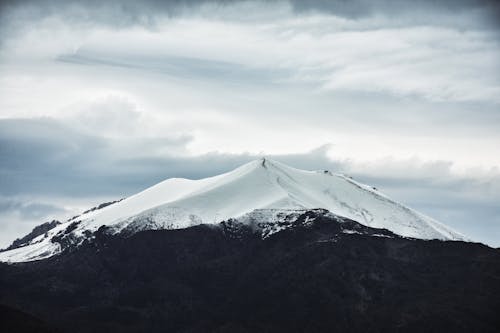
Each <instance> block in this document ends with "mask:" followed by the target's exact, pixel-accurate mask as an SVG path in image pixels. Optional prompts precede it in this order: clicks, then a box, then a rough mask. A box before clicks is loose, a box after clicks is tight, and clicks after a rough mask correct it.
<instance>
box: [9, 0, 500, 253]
mask: <svg viewBox="0 0 500 333" xmlns="http://www.w3.org/2000/svg"><path fill="white" fill-rule="evenodd" d="M263 155H266V156H272V157H274V158H276V159H277V160H280V161H283V162H285V163H289V164H291V165H293V166H296V167H301V168H306V169H331V170H333V171H337V172H343V173H347V174H350V175H352V176H354V178H355V179H358V180H360V181H362V182H366V183H369V184H371V185H374V186H376V187H378V188H379V189H380V190H381V191H383V192H385V193H386V194H388V195H389V196H391V197H393V198H394V199H396V200H397V201H401V202H403V203H405V204H407V205H409V206H411V207H413V208H416V209H418V210H420V211H421V212H423V213H425V214H427V215H430V216H432V217H434V218H435V219H437V220H440V221H441V222H443V223H445V224H447V225H449V226H451V227H453V228H455V229H456V230H457V231H460V232H462V233H463V234H465V235H466V236H469V237H470V238H472V239H474V240H477V241H481V242H484V243H487V244H489V245H492V246H497V247H498V246H500V6H499V5H497V4H496V3H495V1H491V2H489V1H472V0H470V1H469V0H457V1H455V0H453V1H452V0H450V1H431V0H428V1H391V0H375V1H372V0H370V1H368V0H355V1H349V2H346V1H342V0H339V1H326V0H309V1H300V0H296V1H266V2H263V1H244V2H235V1H222V0H221V1H195V0H191V1H188V0H185V1H181V0H179V1H156V0H149V1H132V0H130V1H97V0H95V1H92V0H91V1H85V2H83V1H82V2H80V1H71V0H69V1H66V0H65V1H63V0H60V1H58V0H38V1H0V247H3V246H6V245H8V244H9V243H10V242H11V241H12V240H13V239H14V238H15V237H18V236H21V235H23V234H25V233H26V232H28V231H29V230H30V229H31V228H32V227H33V226H35V225H37V224H39V223H41V222H44V221H46V220H49V219H52V218H58V219H63V218H65V217H68V216H71V215H74V214H75V213H78V212H80V211H81V210H84V209H86V208H89V206H93V205H95V204H98V203H100V202H102V201H106V200H111V199H118V198H121V197H125V196H128V195H130V194H133V193H135V192H137V191H139V190H141V189H144V188H147V187H149V186H151V185H153V184H155V183H156V182H158V181H161V180H163V179H165V178H168V177H173V176H175V177H187V178H200V177H206V176H210V175H215V174H218V173H220V172H224V171H228V170H230V169H232V168H234V167H237V166H238V165H240V164H242V163H245V162H247V161H249V160H251V159H254V158H258V157H260V156H263Z"/></svg>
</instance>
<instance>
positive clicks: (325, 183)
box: [0, 159, 464, 262]
mask: <svg viewBox="0 0 500 333" xmlns="http://www.w3.org/2000/svg"><path fill="white" fill-rule="evenodd" d="M317 208H321V209H325V210H328V211H329V213H330V214H333V215H335V216H339V217H344V218H348V219H351V220H354V221H357V222H359V223H361V224H363V225H366V226H368V227H372V228H380V229H388V230H390V231H392V232H393V233H395V234H398V235H400V236H404V237H411V238H420V239H442V240H464V237H463V236H462V235H460V234H459V233H457V232H455V231H453V230H451V229H450V228H448V227H446V226H444V225H442V224H441V223H439V222H437V221H435V220H433V219H431V218H430V217H427V216H425V215H423V214H421V213H418V212H416V211H414V210H412V209H410V208H408V207H406V206H404V205H402V204H400V203H397V202H396V201H393V200H392V199H390V198H388V197H387V196H385V195H383V194H382V193H380V192H379V191H377V190H376V189H374V188H373V187H370V186H367V185H364V184H361V183H358V182H356V181H354V180H352V179H351V178H349V177H347V176H345V175H341V174H335V173H332V172H330V171H327V170H321V171H305V170H299V169H295V168H292V167H289V166H287V165H284V164H282V163H279V162H276V161H273V160H269V159H260V160H255V161H252V162H250V163H247V164H245V165H243V166H241V167H239V168H237V169H235V170H233V171H231V172H228V173H224V174H221V175H218V176H215V177H210V178H205V179H200V180H190V179H182V178H171V179H167V180H165V181H163V182H161V183H159V184H156V185H154V186H152V187H150V188H148V189H146V190H144V191H142V192H140V193H138V194H136V195H133V196H131V197H129V198H126V199H124V200H122V201H119V202H116V203H114V204H112V205H109V206H106V207H104V208H102V209H95V210H90V211H88V212H86V213H84V214H82V215H80V216H78V217H76V218H73V219H70V220H68V221H67V222H65V223H62V224H59V225H57V226H55V227H54V228H52V229H50V230H49V231H47V232H46V233H44V234H41V235H39V236H37V237H36V238H33V239H32V240H30V241H29V243H27V244H25V245H24V246H21V247H18V248H15V249H11V250H8V251H4V252H0V261H6V262H22V261H32V260H38V259H43V258H47V257H50V256H52V255H54V254H57V253H59V252H61V251H62V250H63V249H64V247H65V246H67V245H72V246H73V245H78V244H81V243H82V242H83V241H84V240H86V239H89V238H92V237H93V234H94V233H95V232H96V231H97V230H98V229H99V228H100V227H102V226H106V227H107V229H108V230H109V232H111V233H122V232H123V233H125V232H126V233H135V232H138V231H142V230H155V229H181V228H186V227H190V226H193V225H198V224H218V223H220V222H222V221H226V220H228V219H237V220H238V221H240V222H241V223H247V224H248V223H251V222H252V221H255V220H256V219H259V218H260V219H267V220H272V221H275V222H280V221H279V219H280V216H288V215H289V214H288V213H290V212H294V211H303V210H309V209H317ZM280 212H287V214H280ZM275 229H276V228H274V229H273V230H274V231H276V230H275ZM277 230H278V231H279V228H278V229H277Z"/></svg>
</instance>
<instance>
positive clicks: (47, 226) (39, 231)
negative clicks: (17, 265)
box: [4, 220, 61, 251]
mask: <svg viewBox="0 0 500 333" xmlns="http://www.w3.org/2000/svg"><path fill="white" fill-rule="evenodd" d="M59 224H61V222H59V221H57V220H52V221H50V222H45V223H43V224H40V225H38V226H36V227H35V228H33V230H31V232H30V233H29V234H27V235H26V236H24V237H22V238H18V239H16V240H15V241H14V242H12V244H11V245H9V247H7V248H6V249H5V250H4V251H7V250H12V249H17V248H19V247H22V246H25V245H26V244H29V243H30V242H31V241H32V240H33V239H35V238H36V237H38V236H40V235H43V234H45V233H46V232H47V231H49V230H51V229H53V228H55V227H56V226H58V225H59Z"/></svg>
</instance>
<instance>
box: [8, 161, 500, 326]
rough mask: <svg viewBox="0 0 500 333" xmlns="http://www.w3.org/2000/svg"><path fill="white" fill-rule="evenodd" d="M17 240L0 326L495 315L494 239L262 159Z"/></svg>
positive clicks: (327, 176)
mask: <svg viewBox="0 0 500 333" xmlns="http://www.w3.org/2000/svg"><path fill="white" fill-rule="evenodd" d="M16 242H17V243H16V244H15V245H16V246H11V247H10V248H9V249H7V250H6V251H3V252H0V260H1V261H3V262H4V263H0V305H1V306H0V312H5V313H6V315H4V317H5V318H9V319H8V320H5V321H3V322H1V323H0V331H2V332H4V331H5V332H37V331H40V332H77V333H78V332H81V333H86V332H109V331H110V330H115V331H117V332H382V331H383V332H437V331H442V330H449V331H453V332H497V331H498V329H499V328H500V318H499V317H498V313H499V310H500V250H498V249H493V248H490V247H488V246H486V245H483V244H478V243H473V242H470V241H467V239H466V238H465V237H464V236H462V235H460V234H459V233H457V232H455V231H453V230H451V229H450V228H448V227H446V226H444V225H442V224H441V223H439V222H437V221H435V220H433V219H431V218H429V217H427V216H425V215H423V214H421V213H418V212H416V211H414V210H412V209H411V208H408V207H406V206H404V205H402V204H400V203H398V202H396V201H394V200H392V199H390V198H388V197H387V196H385V195H384V194H382V193H380V192H379V191H378V190H376V189H374V188H372V187H370V186H367V185H364V184H360V183H358V182H356V181H354V180H352V179H350V178H349V177H346V176H344V175H338V174H333V173H331V172H329V171H324V170H323V171H303V170H298V169H294V168H291V167H288V166H286V165H283V164H281V163H278V162H275V161H271V160H267V159H263V160H259V161H254V162H251V163H248V164H246V165H243V166H242V167H240V168H238V169H236V170H233V171H231V172H229V173H226V174H222V175H219V176H215V177H211V178H206V179H201V180H188V179H168V180H166V181H164V182H162V183H159V184H157V185H155V186H153V187H151V188H149V189H146V190H145V191H143V192H140V193H138V194H136V195H134V196H131V197H129V198H126V199H123V200H120V201H117V202H111V203H106V204H103V205H100V206H98V207H96V208H95V209H91V210H88V211H86V212H84V213H83V214H82V215H79V216H76V217H74V218H72V219H70V220H68V221H66V222H64V223H59V222H57V223H56V222H52V223H50V224H46V225H42V226H40V227H38V228H37V229H35V230H34V231H33V232H32V233H31V234H29V235H27V236H26V237H24V238H22V239H20V240H18V241H16ZM9 314H13V315H12V316H11V315H9ZM2 325H3V326H2ZM6 325H7V326H6ZM13 328H14V329H13Z"/></svg>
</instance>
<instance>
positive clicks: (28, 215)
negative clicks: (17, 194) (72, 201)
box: [0, 197, 65, 220]
mask: <svg viewBox="0 0 500 333" xmlns="http://www.w3.org/2000/svg"><path fill="white" fill-rule="evenodd" d="M0 212H1V214H2V215H7V216H12V215H17V216H19V217H20V218H21V219H25V220H42V219H45V218H46V216H47V215H53V216H55V215H61V214H64V213H65V210H64V209H63V208H61V207H60V206H57V205H53V204H50V203H44V202H30V201H25V200H22V199H16V198H6V197H0Z"/></svg>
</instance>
